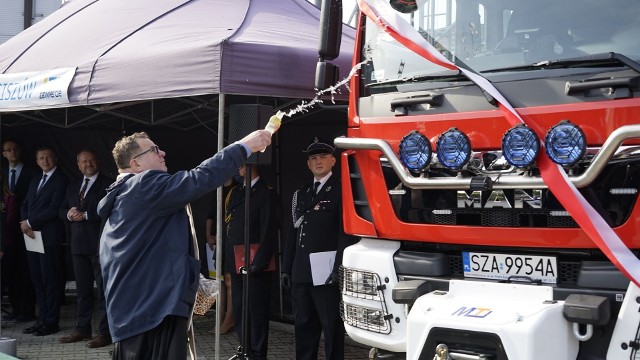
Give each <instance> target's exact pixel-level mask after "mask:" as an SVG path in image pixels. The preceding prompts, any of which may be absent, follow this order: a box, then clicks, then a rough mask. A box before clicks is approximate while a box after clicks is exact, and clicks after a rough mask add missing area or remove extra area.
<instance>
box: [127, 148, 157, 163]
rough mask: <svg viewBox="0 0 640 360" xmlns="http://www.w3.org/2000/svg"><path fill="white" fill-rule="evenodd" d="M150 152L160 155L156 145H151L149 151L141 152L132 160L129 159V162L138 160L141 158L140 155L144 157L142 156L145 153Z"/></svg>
mask: <svg viewBox="0 0 640 360" xmlns="http://www.w3.org/2000/svg"><path fill="white" fill-rule="evenodd" d="M152 151H155V152H156V155H160V148H159V147H158V145H153V146H152V147H151V148H150V149H149V150H145V151H143V152H141V153H140V154H138V155H136V156H134V157H132V158H131V160H133V159H137V158H139V157H140V156H142V155H144V154H146V153H148V152H152Z"/></svg>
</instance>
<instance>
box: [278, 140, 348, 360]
mask: <svg viewBox="0 0 640 360" xmlns="http://www.w3.org/2000/svg"><path fill="white" fill-rule="evenodd" d="M334 151H335V149H334V148H333V146H331V145H330V144H329V142H327V141H321V140H319V139H318V138H315V140H314V141H313V142H312V143H311V144H310V145H309V146H308V147H307V149H306V153H307V166H308V167H309V170H310V171H311V173H312V174H313V182H312V183H310V184H308V185H306V186H303V187H302V188H300V189H298V190H296V192H295V193H294V194H293V200H292V215H293V226H292V227H291V229H290V231H289V236H288V237H287V244H286V246H285V254H284V259H283V266H282V277H281V283H282V285H283V287H285V288H289V287H290V288H291V308H292V310H293V318H294V321H295V337H296V359H298V360H300V359H305V360H308V359H317V357H318V347H319V342H320V335H321V332H324V340H325V354H326V358H327V359H330V360H331V359H335V360H338V359H343V358H344V326H343V324H342V321H341V320H340V313H339V307H340V291H339V289H338V269H339V268H340V264H341V263H342V252H343V250H344V248H345V247H346V246H347V245H348V244H347V242H348V238H347V236H346V235H345V233H344V230H343V227H342V201H341V198H340V196H341V189H340V181H339V178H338V176H333V173H332V171H331V170H332V168H333V166H334V165H335V164H336V158H335V156H334Z"/></svg>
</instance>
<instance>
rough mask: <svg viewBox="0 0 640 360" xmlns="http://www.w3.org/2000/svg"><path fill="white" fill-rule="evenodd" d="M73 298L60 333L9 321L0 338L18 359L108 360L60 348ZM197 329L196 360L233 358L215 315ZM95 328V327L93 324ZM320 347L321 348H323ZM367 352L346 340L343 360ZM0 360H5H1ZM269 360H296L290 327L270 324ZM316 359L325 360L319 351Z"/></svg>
mask: <svg viewBox="0 0 640 360" xmlns="http://www.w3.org/2000/svg"><path fill="white" fill-rule="evenodd" d="M214 308H215V305H214ZM74 314H75V298H74V297H73V296H67V301H66V304H65V305H63V306H62V309H61V314H60V315H61V316H60V332H59V333H57V334H53V335H49V336H43V337H38V336H33V335H25V334H23V333H22V330H23V329H24V328H25V327H28V326H30V325H31V324H32V323H26V324H20V323H15V322H11V321H3V322H2V323H1V324H0V336H2V337H4V338H9V339H16V341H17V357H18V358H19V359H30V360H31V359H33V360H35V359H42V360H45V359H46V360H85V359H96V360H98V359H104V360H107V359H110V358H111V357H110V354H109V350H110V349H111V348H112V346H107V347H105V348H101V349H89V348H87V347H86V345H85V344H86V343H84V342H79V343H74V344H60V343H59V342H58V339H59V338H60V337H61V336H63V335H67V334H69V333H71V331H73V328H74V324H75V315H74ZM194 324H195V329H196V347H197V350H198V359H199V360H212V359H224V360H227V359H230V358H231V357H232V356H234V355H235V354H236V349H237V347H238V345H239V341H238V340H237V337H236V336H235V335H234V334H231V333H230V334H227V335H221V336H220V346H219V348H220V353H219V354H217V357H216V352H215V348H216V347H215V335H214V334H210V333H208V331H210V330H211V329H213V328H214V325H215V313H214V312H213V311H210V312H209V313H207V314H206V315H204V316H196V317H195V320H194ZM94 328H97V323H96V322H95V321H94ZM322 346H323V345H322V344H321V346H320V347H321V348H322ZM368 354H369V349H368V348H364V347H362V346H360V345H358V344H356V343H354V342H353V341H351V339H349V338H347V345H346V348H345V360H366V359H368ZM0 359H2V360H4V357H3V356H0ZM269 359H271V360H287V359H295V351H294V339H293V326H292V325H290V324H284V323H281V322H275V321H272V322H271V326H270V333H269ZM319 359H324V353H323V352H322V351H321V352H320V356H319Z"/></svg>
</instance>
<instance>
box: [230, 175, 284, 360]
mask: <svg viewBox="0 0 640 360" xmlns="http://www.w3.org/2000/svg"><path fill="white" fill-rule="evenodd" d="M250 166H251V168H250V172H251V176H250V178H251V189H250V193H251V195H250V196H251V197H250V201H249V207H250V219H249V223H250V225H249V226H250V228H249V234H250V237H251V238H250V243H251V244H259V245H258V246H257V250H256V251H255V256H253V258H252V261H250V262H249V294H248V312H247V313H248V319H247V321H246V324H247V329H248V337H247V344H243V345H244V350H245V353H246V354H248V355H249V358H250V359H256V360H260V359H266V358H267V349H268V344H269V309H270V306H269V305H270V302H269V300H270V299H271V296H270V294H271V277H272V274H273V270H270V271H269V270H267V268H268V266H269V265H270V262H272V261H274V260H273V252H274V250H275V244H276V233H277V226H278V219H279V216H278V215H277V211H276V209H275V208H274V206H275V204H276V202H277V200H276V199H275V195H274V192H273V190H272V189H271V188H270V187H269V186H267V184H266V183H265V182H264V181H262V179H260V174H259V173H258V167H257V166H256V165H250ZM239 172H240V176H241V177H242V178H243V181H242V184H239V185H237V186H234V187H233V188H231V190H230V191H229V193H228V194H227V196H226V198H225V230H226V236H225V243H224V247H223V248H224V249H225V250H224V251H225V264H224V266H225V269H224V271H225V273H230V274H231V293H232V294H233V296H232V299H233V317H234V321H235V328H236V333H237V335H238V338H239V339H240V340H242V338H243V326H244V323H243V319H242V312H243V311H242V310H243V306H242V305H243V285H244V281H245V276H244V275H243V274H241V273H240V272H239V271H238V268H239V267H240V266H242V265H243V264H242V263H238V262H236V259H237V258H238V256H235V254H236V253H238V252H240V253H239V254H242V255H241V256H242V257H244V246H243V245H244V238H245V220H246V217H245V204H246V202H245V196H246V194H245V191H246V188H245V187H244V184H245V180H244V178H245V177H246V176H247V174H246V172H247V171H246V165H244V166H242V167H241V168H240V171H239ZM271 265H274V264H271ZM265 270H267V271H265Z"/></svg>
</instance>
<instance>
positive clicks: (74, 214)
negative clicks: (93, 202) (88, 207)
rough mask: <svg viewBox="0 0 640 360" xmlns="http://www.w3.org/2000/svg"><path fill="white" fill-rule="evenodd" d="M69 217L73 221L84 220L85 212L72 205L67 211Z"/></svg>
mask: <svg viewBox="0 0 640 360" xmlns="http://www.w3.org/2000/svg"><path fill="white" fill-rule="evenodd" d="M67 218H68V219H69V220H71V221H82V220H84V213H83V212H80V211H78V209H77V208H76V207H72V208H71V209H69V211H67Z"/></svg>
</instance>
